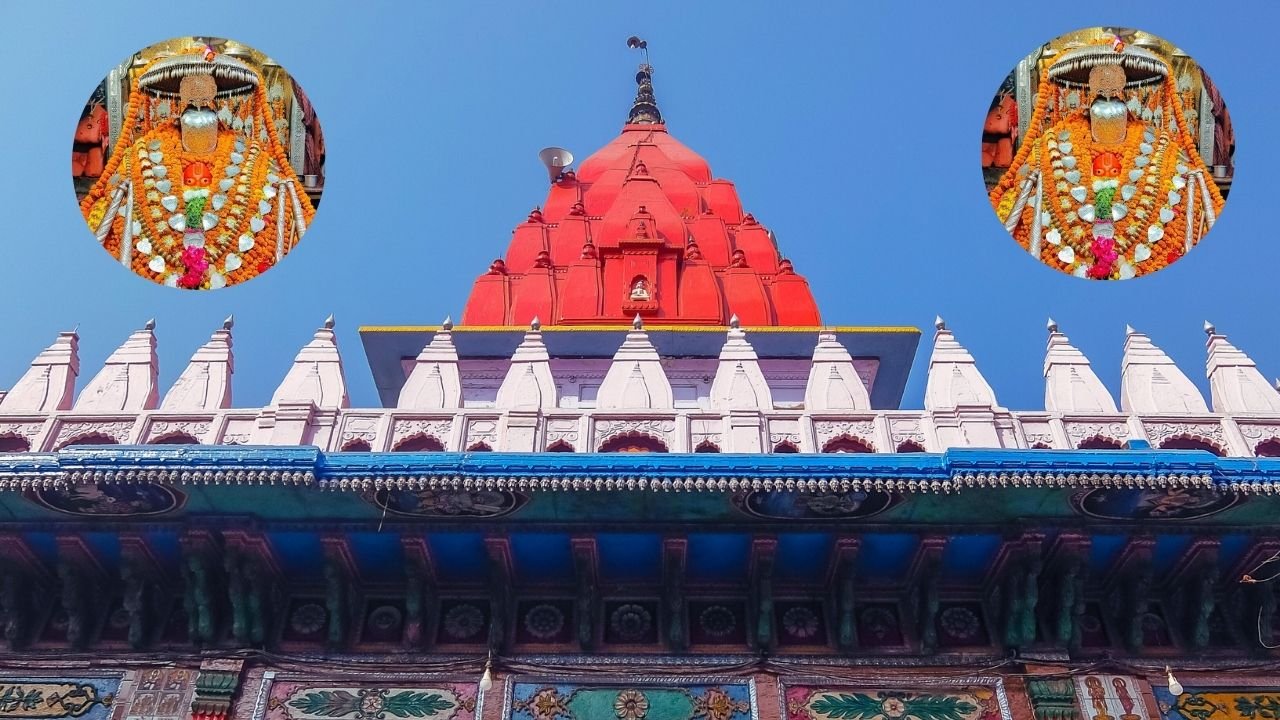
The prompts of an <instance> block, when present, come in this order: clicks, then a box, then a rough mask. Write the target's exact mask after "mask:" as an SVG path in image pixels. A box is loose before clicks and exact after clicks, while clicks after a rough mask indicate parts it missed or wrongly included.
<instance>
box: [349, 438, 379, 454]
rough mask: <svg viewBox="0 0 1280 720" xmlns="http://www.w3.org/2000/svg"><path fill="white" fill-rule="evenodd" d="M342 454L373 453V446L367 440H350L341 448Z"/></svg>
mask: <svg viewBox="0 0 1280 720" xmlns="http://www.w3.org/2000/svg"><path fill="white" fill-rule="evenodd" d="M342 452H373V446H372V445H370V444H369V441H368V440H360V439H356V440H351V441H349V442H348V443H347V444H346V445H343V446H342Z"/></svg>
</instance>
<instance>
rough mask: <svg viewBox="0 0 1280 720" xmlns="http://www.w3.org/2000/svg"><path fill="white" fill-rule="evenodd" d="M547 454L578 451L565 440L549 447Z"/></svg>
mask: <svg viewBox="0 0 1280 720" xmlns="http://www.w3.org/2000/svg"><path fill="white" fill-rule="evenodd" d="M547 452H577V450H574V449H573V446H572V445H570V444H569V443H567V442H565V441H564V440H557V441H555V442H553V443H551V444H550V445H548V446H547Z"/></svg>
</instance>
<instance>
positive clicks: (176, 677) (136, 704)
mask: <svg viewBox="0 0 1280 720" xmlns="http://www.w3.org/2000/svg"><path fill="white" fill-rule="evenodd" d="M195 678H196V671H195V670H188V669H185V668H150V669H147V670H142V671H140V672H139V673H138V675H137V679H136V680H135V682H134V689H133V697H132V698H131V699H130V700H129V705H128V707H127V708H126V709H125V713H124V720H186V718H187V717H190V715H191V693H192V690H193V689H194V683H195Z"/></svg>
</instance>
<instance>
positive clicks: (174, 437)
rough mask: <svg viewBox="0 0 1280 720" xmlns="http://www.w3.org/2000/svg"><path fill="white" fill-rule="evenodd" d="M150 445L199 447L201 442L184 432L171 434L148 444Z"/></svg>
mask: <svg viewBox="0 0 1280 720" xmlns="http://www.w3.org/2000/svg"><path fill="white" fill-rule="evenodd" d="M147 444H148V445H199V444H200V441H199V440H197V439H195V438H194V437H192V436H191V435H188V434H186V433H182V432H175V433H169V434H168V435H161V436H160V437H158V438H156V439H155V440H152V441H151V442H149V443H147Z"/></svg>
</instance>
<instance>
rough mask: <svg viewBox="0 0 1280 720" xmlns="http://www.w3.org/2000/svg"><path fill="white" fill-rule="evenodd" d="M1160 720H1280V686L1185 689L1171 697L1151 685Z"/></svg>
mask: <svg viewBox="0 0 1280 720" xmlns="http://www.w3.org/2000/svg"><path fill="white" fill-rule="evenodd" d="M1152 691H1153V692H1154V693H1155V696H1156V706H1157V707H1158V708H1159V709H1160V718H1161V720H1262V718H1274V717H1280V683H1277V684H1276V686H1273V687H1269V688H1268V687H1256V688H1239V687H1236V688H1232V687H1221V688H1218V687H1214V688H1202V687H1187V688H1185V690H1184V691H1183V693H1182V694H1181V695H1179V696H1178V697H1174V696H1173V695H1171V694H1170V693H1169V690H1168V689H1167V688H1163V687H1160V686H1159V685H1153V686H1152Z"/></svg>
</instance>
